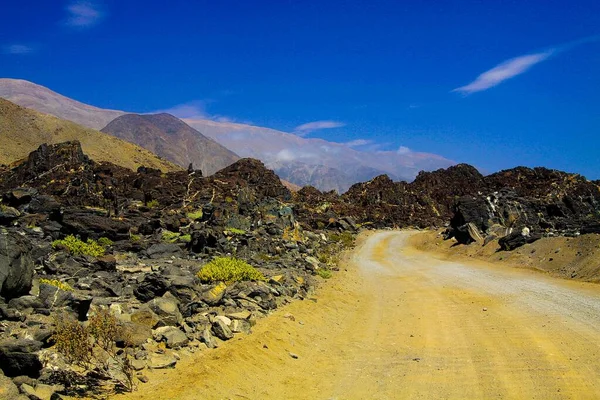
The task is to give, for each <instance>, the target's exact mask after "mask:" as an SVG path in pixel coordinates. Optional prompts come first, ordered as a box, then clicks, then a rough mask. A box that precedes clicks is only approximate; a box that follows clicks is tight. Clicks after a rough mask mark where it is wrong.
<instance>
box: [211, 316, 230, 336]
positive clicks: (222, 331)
mask: <svg viewBox="0 0 600 400" xmlns="http://www.w3.org/2000/svg"><path fill="white" fill-rule="evenodd" d="M212 330H213V332H214V333H215V336H216V337H218V338H219V339H221V340H229V339H231V338H233V332H231V329H229V327H228V326H227V324H226V323H225V322H224V321H223V320H222V319H215V320H214V321H213V323H212Z"/></svg>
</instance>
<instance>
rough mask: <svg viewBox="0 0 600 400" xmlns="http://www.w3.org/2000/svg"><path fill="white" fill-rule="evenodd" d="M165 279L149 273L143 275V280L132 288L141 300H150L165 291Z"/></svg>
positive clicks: (166, 287) (166, 285)
mask: <svg viewBox="0 0 600 400" xmlns="http://www.w3.org/2000/svg"><path fill="white" fill-rule="evenodd" d="M167 289H168V284H167V281H166V280H165V279H164V278H163V277H162V276H160V275H157V274H149V275H146V276H145V277H144V280H143V281H142V282H141V283H140V284H139V285H138V287H136V288H135V289H134V290H133V294H134V295H135V297H136V298H137V299H138V300H140V301H143V302H147V301H149V300H152V299H153V298H155V297H160V296H162V295H164V294H165V293H166V292H167Z"/></svg>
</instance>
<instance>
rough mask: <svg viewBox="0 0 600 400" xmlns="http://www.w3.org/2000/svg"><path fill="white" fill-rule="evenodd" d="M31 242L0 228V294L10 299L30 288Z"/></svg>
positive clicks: (25, 292)
mask: <svg viewBox="0 0 600 400" xmlns="http://www.w3.org/2000/svg"><path fill="white" fill-rule="evenodd" d="M31 249H32V246H31V243H30V242H29V240H27V239H26V238H25V237H23V236H21V235H19V234H17V233H14V232H9V231H7V230H5V229H2V230H0V295H1V296H3V297H4V298H6V299H12V298H14V297H18V296H21V295H24V294H27V293H28V292H29V290H31V284H32V279H33V269H34V265H33V260H32V259H31Z"/></svg>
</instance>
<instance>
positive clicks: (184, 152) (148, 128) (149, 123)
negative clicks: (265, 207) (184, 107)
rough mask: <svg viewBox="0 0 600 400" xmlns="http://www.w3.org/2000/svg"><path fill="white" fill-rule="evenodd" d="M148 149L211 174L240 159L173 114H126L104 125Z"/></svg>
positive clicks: (184, 165) (117, 135)
mask: <svg viewBox="0 0 600 400" xmlns="http://www.w3.org/2000/svg"><path fill="white" fill-rule="evenodd" d="M102 132H104V133H108V134H110V135H113V136H116V137H118V138H121V139H123V140H127V141H128V142H132V143H135V144H138V145H140V146H142V147H143V148H145V149H148V150H150V151H152V152H154V153H155V154H159V155H160V156H161V157H164V158H166V159H167V160H169V161H172V162H174V163H175V164H177V165H180V166H182V167H187V166H188V165H189V164H190V163H193V164H194V168H197V169H198V168H199V169H201V170H202V172H203V173H204V174H205V175H211V174H213V173H215V172H217V171H219V170H221V169H223V168H225V167H227V166H228V165H231V164H233V163H234V162H236V161H237V160H239V159H240V157H238V155H237V154H235V153H233V152H232V151H230V150H228V149H226V148H225V147H223V146H221V145H220V144H218V143H217V142H215V141H214V140H212V139H209V138H207V137H205V136H204V135H202V134H201V133H200V132H198V131H197V130H195V129H194V128H192V127H190V126H189V125H187V124H186V123H185V122H183V121H182V120H180V119H179V118H176V117H174V116H172V115H170V114H165V113H163V114H147V115H138V114H125V115H122V116H120V117H117V118H116V119H115V120H113V121H112V122H110V123H109V124H108V125H107V126H106V127H104V128H103V129H102Z"/></svg>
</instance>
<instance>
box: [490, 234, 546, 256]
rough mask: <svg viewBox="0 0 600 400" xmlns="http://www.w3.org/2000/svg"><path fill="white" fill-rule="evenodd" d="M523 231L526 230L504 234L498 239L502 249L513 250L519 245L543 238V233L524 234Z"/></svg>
mask: <svg viewBox="0 0 600 400" xmlns="http://www.w3.org/2000/svg"><path fill="white" fill-rule="evenodd" d="M523 233H524V232H513V233H511V234H508V235H506V236H504V237H503V238H500V240H498V244H499V245H500V249H502V250H504V251H512V250H514V249H516V248H518V247H521V246H523V245H524V244H527V243H533V242H535V241H536V240H539V239H541V238H542V235H540V234H535V233H534V234H528V235H524V234H523Z"/></svg>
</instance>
